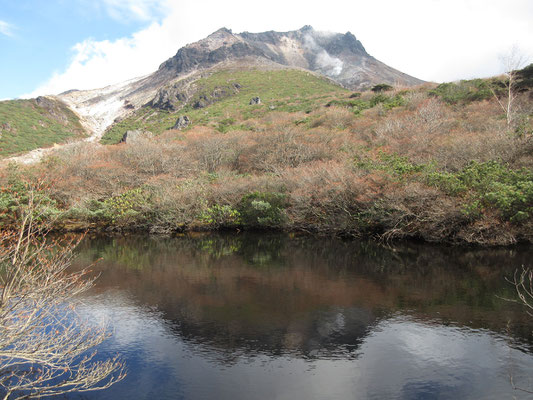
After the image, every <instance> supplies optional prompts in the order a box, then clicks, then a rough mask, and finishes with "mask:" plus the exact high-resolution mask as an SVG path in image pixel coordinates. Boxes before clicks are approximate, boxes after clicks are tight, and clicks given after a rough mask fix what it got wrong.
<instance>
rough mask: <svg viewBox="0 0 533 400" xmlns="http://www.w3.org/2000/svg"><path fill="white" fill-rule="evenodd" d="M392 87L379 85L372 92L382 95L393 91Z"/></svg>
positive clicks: (383, 84) (384, 84)
mask: <svg viewBox="0 0 533 400" xmlns="http://www.w3.org/2000/svg"><path fill="white" fill-rule="evenodd" d="M392 89H393V88H392V86H391V85H388V84H386V83H379V84H377V85H375V86H373V87H372V89H370V90H372V91H373V92H374V93H381V92H388V91H389V90H392Z"/></svg>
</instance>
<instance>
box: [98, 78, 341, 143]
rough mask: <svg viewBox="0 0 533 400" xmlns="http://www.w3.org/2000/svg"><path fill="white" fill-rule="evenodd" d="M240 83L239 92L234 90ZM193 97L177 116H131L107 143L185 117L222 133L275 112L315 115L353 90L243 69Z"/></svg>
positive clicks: (145, 111)
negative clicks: (203, 102) (255, 100)
mask: <svg viewBox="0 0 533 400" xmlns="http://www.w3.org/2000/svg"><path fill="white" fill-rule="evenodd" d="M234 84H238V85H240V88H239V89H238V90H234V89H232V88H233V87H234V86H233V85H234ZM195 85H196V92H195V94H194V96H193V98H192V99H191V100H190V101H189V102H188V105H186V106H185V107H184V108H183V109H182V110H180V111H179V112H177V113H169V112H167V111H163V110H158V109H154V108H151V107H143V108H142V109H140V110H138V111H137V112H136V113H135V114H134V115H132V116H130V117H129V118H127V119H125V120H123V121H121V122H119V123H117V124H114V125H113V126H112V127H111V128H110V129H109V130H108V131H107V132H106V133H105V135H104V136H103V138H102V140H101V143H103V144H112V143H118V142H119V141H120V139H121V138H122V136H123V135H124V133H125V132H126V131H127V130H131V129H145V130H148V131H150V132H152V133H154V134H156V135H157V134H160V133H162V132H164V131H166V130H168V129H170V128H172V126H173V125H174V123H175V122H176V119H177V118H178V117H179V116H180V115H187V116H189V118H190V119H191V121H192V124H193V125H205V126H211V127H213V128H215V129H217V130H218V131H219V132H222V133H223V132H227V131H230V130H234V129H246V124H242V123H239V122H238V121H246V120H248V119H251V118H260V117H263V116H264V115H266V114H267V113H269V112H272V111H284V112H299V111H303V112H311V111H313V110H314V109H316V108H318V107H321V106H323V105H324V104H325V103H327V101H326V99H328V98H330V97H337V96H347V95H349V94H350V93H351V92H349V91H348V90H346V89H343V88H342V87H340V86H338V85H336V84H334V83H332V82H331V81H330V80H328V79H325V78H321V77H318V76H316V75H313V74H311V73H308V72H305V71H298V70H276V71H259V70H239V71H219V72H216V73H214V74H212V75H211V76H209V77H207V78H202V79H200V80H199V81H197V82H196V83H195ZM221 90H223V91H226V93H228V95H226V96H223V97H222V98H221V99H219V100H218V101H216V102H214V103H213V104H210V105H209V106H207V107H204V108H198V109H195V108H193V107H192V104H194V103H195V102H196V101H197V100H198V99H200V98H201V97H202V96H204V97H207V98H212V93H213V92H215V91H221ZM256 96H259V97H260V98H261V102H262V104H260V105H250V104H249V102H250V99H251V98H252V97H256Z"/></svg>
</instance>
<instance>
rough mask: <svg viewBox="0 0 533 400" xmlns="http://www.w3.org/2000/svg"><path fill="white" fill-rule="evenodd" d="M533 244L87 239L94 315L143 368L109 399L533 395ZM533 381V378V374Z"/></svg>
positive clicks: (131, 365) (273, 237)
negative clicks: (529, 298) (518, 284)
mask: <svg viewBox="0 0 533 400" xmlns="http://www.w3.org/2000/svg"><path fill="white" fill-rule="evenodd" d="M532 256H533V248H532V247H519V248H512V249H492V250H480V249H464V248H463V249H458V248H449V247H442V246H441V247H439V246H431V245H422V244H414V243H409V244H401V245H398V246H395V247H383V246H379V245H377V244H376V243H369V242H353V241H340V240H336V239H324V238H310V237H306V236H298V235H296V236H295V235H287V234H251V233H246V234H227V235H222V234H221V235H212V234H197V235H187V236H182V237H177V238H161V237H149V236H134V237H127V238H92V239H91V238H87V239H85V240H84V242H83V243H82V244H81V246H80V247H79V255H78V257H77V259H76V262H75V264H76V266H82V265H86V264H87V263H89V262H92V261H94V260H97V259H99V258H102V260H101V261H100V262H99V263H98V264H97V265H96V270H98V271H99V272H100V273H101V276H100V278H99V280H98V282H97V285H96V287H95V288H94V290H93V291H92V292H91V293H90V295H89V296H87V298H86V299H85V306H84V307H83V310H82V311H83V312H85V313H87V314H89V315H91V316H94V317H95V318H96V319H98V320H99V319H107V320H109V321H110V322H111V324H112V326H113V327H114V331H115V333H114V336H113V337H112V338H111V339H110V340H108V341H107V342H105V344H104V345H102V346H101V347H100V348H99V349H98V350H99V353H100V354H101V355H103V356H105V355H109V354H116V353H117V352H118V353H120V354H122V356H123V357H124V359H125V361H126V363H127V368H128V376H127V378H126V379H125V380H124V381H122V382H120V383H118V384H116V385H115V386H113V387H111V388H110V389H108V390H106V391H101V392H94V393H89V394H83V395H73V396H72V398H98V399H100V398H101V399H153V400H155V399H232V400H233V399H380V400H381V399H512V398H531V395H530V394H527V393H525V392H522V391H518V390H513V388H512V385H511V383H510V378H509V377H510V376H512V377H513V380H514V382H515V384H516V385H518V386H521V387H523V388H525V389H528V390H532V389H533V384H532V383H531V382H530V380H532V379H533V354H532V349H533V347H532V344H533V337H532V334H531V332H532V330H533V318H532V317H529V316H528V315H527V314H526V313H525V310H524V309H523V308H521V307H520V306H519V305H517V304H514V303H510V302H507V301H504V300H501V299H500V297H513V296H514V289H513V287H512V286H511V285H510V284H508V283H506V282H505V279H504V277H506V276H507V277H509V276H511V275H512V274H513V272H514V271H515V269H517V268H520V267H521V266H522V265H525V266H533V260H532ZM532 382H533V381H532Z"/></svg>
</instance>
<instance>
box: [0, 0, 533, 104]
mask: <svg viewBox="0 0 533 400" xmlns="http://www.w3.org/2000/svg"><path fill="white" fill-rule="evenodd" d="M532 21H533V1H531V0H506V1H505V2H504V1H501V0H498V1H496V0H403V1H401V2H400V1H397V0H374V1H372V2H370V1H367V0H329V1H328V2H327V3H319V2H310V1H308V0H306V1H301V0H293V1H291V2H288V1H286V0H270V1H269V2H252V1H249V0H246V1H244V0H227V1H222V0H195V1H191V0H0V60H1V61H0V99H5V98H15V97H19V96H35V95H38V94H54V93H59V92H61V91H64V90H68V89H73V88H76V89H91V88H97V87H102V86H105V85H108V84H112V83H117V82H121V81H124V80H127V79H130V78H133V77H136V76H141V75H145V74H148V73H150V72H153V71H154V70H156V69H157V67H158V66H159V64H161V63H162V62H163V61H165V60H166V59H167V58H168V57H170V56H172V55H174V54H175V53H176V51H177V50H178V49H179V48H180V47H181V46H183V45H185V44H187V43H190V42H193V41H196V40H199V39H201V38H203V37H205V36H206V35H208V34H209V33H211V32H213V31H215V30H217V29H218V28H220V27H222V26H226V27H228V28H230V29H233V31H234V32H242V31H245V30H247V31H251V32H260V31H265V30H278V31H287V30H294V29H298V28H300V27H302V26H303V25H307V24H310V25H312V26H313V27H315V29H319V30H327V31H334V32H346V31H350V32H352V33H353V34H355V36H356V37H357V38H358V39H359V40H361V41H362V43H363V45H364V46H365V48H366V49H367V51H368V52H369V53H370V54H371V55H373V56H375V57H376V58H377V59H379V60H381V61H383V62H385V63H386V64H388V65H390V66H392V67H394V68H397V69H399V70H401V71H403V72H406V73H408V74H411V75H413V76H416V77H418V78H421V79H425V80H432V81H438V82H441V81H449V80H455V79H461V78H472V77H483V76H489V75H494V74H498V73H500V72H501V62H500V61H499V56H500V55H502V54H504V53H506V52H508V51H509V50H510V49H511V47H513V46H516V47H517V48H518V49H519V50H520V52H522V53H523V54H524V56H525V57H526V58H527V59H529V61H530V62H531V61H533V58H532V57H533V23H531V22H532Z"/></svg>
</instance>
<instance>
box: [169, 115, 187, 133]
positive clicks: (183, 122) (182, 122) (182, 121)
mask: <svg viewBox="0 0 533 400" xmlns="http://www.w3.org/2000/svg"><path fill="white" fill-rule="evenodd" d="M190 124H191V120H190V119H189V117H188V116H186V115H182V116H180V117H179V118H178V120H177V121H176V123H175V124H174V126H173V127H172V129H178V130H181V129H184V128H187V127H188V126H189V125H190Z"/></svg>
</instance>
